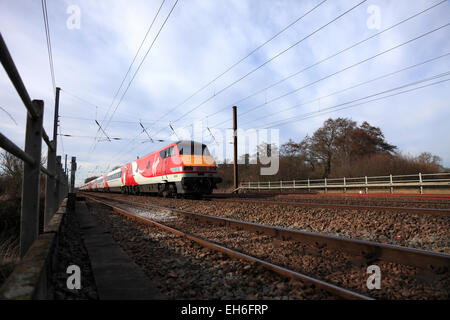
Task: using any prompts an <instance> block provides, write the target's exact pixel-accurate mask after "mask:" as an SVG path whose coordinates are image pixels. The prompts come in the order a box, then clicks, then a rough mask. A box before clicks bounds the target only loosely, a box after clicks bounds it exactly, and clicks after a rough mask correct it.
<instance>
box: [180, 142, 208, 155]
mask: <svg viewBox="0 0 450 320" xmlns="http://www.w3.org/2000/svg"><path fill="white" fill-rule="evenodd" d="M177 146H178V151H179V152H180V155H203V156H210V155H211V154H210V153H209V150H208V147H207V146H206V145H205V144H201V143H198V142H194V141H180V142H178V143H177Z"/></svg>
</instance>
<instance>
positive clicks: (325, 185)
mask: <svg viewBox="0 0 450 320" xmlns="http://www.w3.org/2000/svg"><path fill="white" fill-rule="evenodd" d="M325 193H327V178H325Z"/></svg>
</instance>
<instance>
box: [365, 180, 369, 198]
mask: <svg viewBox="0 0 450 320" xmlns="http://www.w3.org/2000/svg"><path fill="white" fill-rule="evenodd" d="M364 180H365V183H366V194H367V193H369V188H368V187H369V185H368V184H367V176H365V177H364Z"/></svg>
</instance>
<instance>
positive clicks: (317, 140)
mask: <svg viewBox="0 0 450 320" xmlns="http://www.w3.org/2000/svg"><path fill="white" fill-rule="evenodd" d="M355 126H356V122H355V121H352V120H350V119H347V118H345V119H344V118H337V119H335V120H333V119H331V118H330V119H328V120H326V121H325V122H324V124H323V126H322V127H320V128H319V129H317V130H316V131H315V132H314V134H313V136H312V137H311V138H310V139H309V141H308V142H307V143H308V145H309V153H310V156H311V159H312V160H318V161H320V162H322V163H324V166H325V168H324V174H323V176H324V177H328V175H329V174H330V172H331V163H332V160H333V159H334V158H335V157H336V156H337V154H338V153H339V152H341V153H344V154H348V153H349V150H347V149H348V140H349V139H350V136H351V131H352V130H354V128H355Z"/></svg>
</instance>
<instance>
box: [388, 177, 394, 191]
mask: <svg viewBox="0 0 450 320" xmlns="http://www.w3.org/2000/svg"><path fill="white" fill-rule="evenodd" d="M389 181H390V184H391V188H390V189H391V194H392V193H394V187H393V183H392V174H390V175H389Z"/></svg>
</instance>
